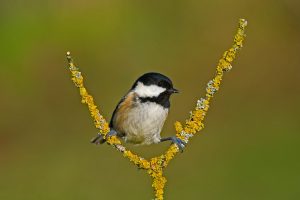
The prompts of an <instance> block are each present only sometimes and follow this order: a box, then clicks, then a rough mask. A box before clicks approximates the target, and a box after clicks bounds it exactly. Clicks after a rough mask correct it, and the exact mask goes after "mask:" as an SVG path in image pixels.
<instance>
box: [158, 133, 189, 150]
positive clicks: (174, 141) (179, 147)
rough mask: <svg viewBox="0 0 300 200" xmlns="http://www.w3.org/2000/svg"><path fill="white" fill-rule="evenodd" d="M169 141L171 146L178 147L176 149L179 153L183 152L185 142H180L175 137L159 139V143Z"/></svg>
mask: <svg viewBox="0 0 300 200" xmlns="http://www.w3.org/2000/svg"><path fill="white" fill-rule="evenodd" d="M169 140H171V141H172V144H175V145H176V146H177V147H178V149H179V150H180V152H181V153H182V152H183V149H184V148H185V145H186V142H184V141H182V140H181V139H179V138H178V137H176V136H173V137H167V138H162V139H160V142H164V141H169Z"/></svg>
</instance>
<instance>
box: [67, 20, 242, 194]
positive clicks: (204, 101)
mask: <svg viewBox="0 0 300 200" xmlns="http://www.w3.org/2000/svg"><path fill="white" fill-rule="evenodd" d="M246 26H247V21H246V20H244V19H240V21H239V27H238V31H237V33H236V35H235V37H234V42H233V45H232V47H231V48H230V49H229V50H227V51H225V53H224V54H223V56H222V58H221V59H220V60H219V63H218V65H217V69H216V74H215V76H214V77H213V78H212V79H211V80H210V81H209V82H208V84H207V87H206V95H205V97H204V98H200V99H199V100H198V101H197V104H196V107H195V109H194V110H193V111H192V112H191V114H190V117H189V118H188V119H187V120H186V121H185V123H184V125H182V124H181V123H180V122H176V123H175V130H176V136H177V137H178V138H180V139H181V140H183V141H185V142H186V143H188V142H189V139H190V138H191V137H193V136H194V135H195V134H196V133H197V132H199V131H200V130H202V129H203V128H204V124H203V120H204V118H205V116H206V113H207V111H208V108H209V104H210V101H211V99H212V97H213V96H214V94H215V93H216V92H217V91H218V90H219V87H220V84H221V81H222V78H223V75H224V72H227V71H229V70H230V69H231V68H232V62H233V60H234V59H235V57H236V54H237V51H238V50H239V49H240V48H241V47H242V45H243V41H244V39H245V32H244V31H245V27H246ZM67 59H68V62H69V69H70V71H71V75H72V81H73V82H74V84H75V86H76V87H78V89H79V92H80V96H81V102H82V103H84V104H87V106H88V109H89V111H90V114H91V116H92V118H93V120H94V125H95V127H96V128H97V129H98V130H99V133H100V134H102V135H103V136H104V137H105V136H106V134H107V133H108V132H109V126H108V123H107V121H106V120H105V118H104V117H103V116H102V115H101V114H100V111H99V109H98V108H97V106H96V105H95V103H94V99H93V97H92V96H91V95H90V94H89V93H88V92H87V90H86V88H85V86H84V81H83V76H82V74H81V72H80V71H79V69H78V68H77V67H76V66H75V64H74V62H73V60H72V58H71V55H70V52H67ZM106 140H107V143H108V144H110V145H111V146H113V147H114V148H115V149H117V150H118V151H119V152H121V153H122V154H123V156H124V157H126V158H128V159H129V160H130V161H131V162H132V163H134V164H135V165H136V166H137V167H138V168H140V169H145V170H147V173H148V174H149V175H150V176H151V177H152V178H153V183H152V187H153V189H154V191H155V199H157V200H162V199H163V193H164V186H165V183H166V182H167V180H166V178H165V177H164V176H163V169H164V168H165V167H167V165H168V164H169V162H170V161H171V160H172V159H173V158H174V156H175V155H176V154H177V153H178V152H179V149H178V147H177V146H176V145H174V144H172V145H171V146H170V147H169V149H168V150H167V151H166V152H165V153H164V154H162V155H160V156H157V157H154V158H152V159H150V160H146V159H144V158H142V157H140V156H138V155H137V154H135V153H133V152H131V151H129V150H128V149H126V148H125V147H124V146H123V145H122V143H121V141H120V140H119V139H118V138H117V137H116V136H112V137H107V138H106Z"/></svg>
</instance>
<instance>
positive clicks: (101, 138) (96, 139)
mask: <svg viewBox="0 0 300 200" xmlns="http://www.w3.org/2000/svg"><path fill="white" fill-rule="evenodd" d="M115 135H117V132H116V131H115V130H114V129H110V131H109V132H108V133H107V134H106V136H105V138H104V136H103V135H102V134H101V133H98V134H97V136H96V137H94V138H93V139H91V143H94V144H103V143H105V142H106V138H108V137H112V136H115Z"/></svg>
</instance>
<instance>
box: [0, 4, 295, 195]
mask: <svg viewBox="0 0 300 200" xmlns="http://www.w3.org/2000/svg"><path fill="white" fill-rule="evenodd" d="M299 10H300V1H298V0H279V1H274V0H263V1H261V0H245V1H239V0H227V1H223V0H213V1H208V0H205V1H202V0H201V1H199V0H186V1H181V0H172V1H171V0H164V1H158V0H154V1H137V0H125V1H124V0H101V1H89V0H87V1H83V0H73V1H70V0H59V1H58V0H54V1H37V0H36V1H22V0H15V1H8V0H1V2H0V69H1V70H0V87H1V94H0V95H1V98H0V109H1V112H0V113H1V114H0V127H1V131H0V199H3V200H4V199H5V200H23V199H24V200H27V199H28V200H41V199H42V200H54V199H55V200H77V199H78V200H81V199H112V200H113V199H139V200H140V199H151V198H153V193H152V188H151V186H150V185H151V180H150V178H149V177H148V175H147V174H146V173H145V172H144V171H140V170H138V169H137V168H136V167H134V166H133V165H132V164H131V163H129V162H128V160H126V159H124V158H123V157H122V156H121V154H119V153H117V152H116V151H115V150H114V149H112V148H111V147H109V146H107V145H103V146H94V145H91V144H90V143H89V140H90V139H91V138H92V137H93V136H94V135H95V134H96V133H97V130H96V129H95V128H94V126H93V123H92V120H91V118H90V116H89V113H88V110H87V108H86V107H85V106H83V105H82V104H80V98H79V94H78V91H77V90H76V88H75V87H74V85H73V84H72V82H71V81H70V74H69V71H68V68H67V62H66V59H65V53H66V51H71V52H72V55H73V57H74V59H75V62H76V63H77V64H78V65H79V66H80V68H81V71H82V72H83V73H84V77H85V80H86V86H87V88H88V89H89V91H90V92H91V94H92V95H93V96H94V98H95V100H96V103H97V104H98V105H99V106H100V109H101V111H102V113H103V115H104V116H105V117H106V118H107V119H109V118H110V115H111V113H112V111H113V109H114V107H115V105H116V103H117V102H118V100H119V99H120V98H121V96H122V95H123V94H125V93H126V91H127V90H128V89H129V87H130V86H131V84H132V83H133V81H134V80H135V79H136V78H137V77H138V76H139V75H141V74H142V73H145V72H148V71H158V72H161V73H164V74H166V75H168V76H169V77H171V79H172V80H173V81H174V84H175V86H176V87H177V88H178V89H180V91H181V93H180V94H179V95H176V96H173V98H172V102H171V103H172V107H171V112H170V115H169V118H168V120H167V123H166V125H165V127H164V130H163V134H164V135H172V134H174V128H173V122H174V121H175V120H180V121H183V120H184V119H185V118H186V117H187V116H188V113H189V111H190V110H191V109H192V108H193V107H194V105H195V101H196V100H197V98H200V97H201V96H203V95H204V92H205V86H206V83H207V81H208V80H209V79H210V78H211V77H212V76H213V74H214V71H215V66H216V64H217V61H218V59H219V58H220V56H221V55H222V53H223V52H224V51H225V50H226V49H227V48H228V47H230V45H231V44H232V38H233V35H234V33H235V32H236V27H237V23H238V19H239V18H241V17H242V18H246V19H247V20H248V22H249V25H248V27H247V30H246V31H247V39H246V41H245V46H244V48H243V49H242V51H241V52H240V53H239V55H238V57H237V59H236V61H235V62H234V68H233V70H232V71H231V72H230V73H228V74H226V76H225V79H224V82H223V85H222V86H221V90H220V92H219V93H218V94H217V95H216V96H215V98H214V100H213V103H212V105H211V109H210V111H209V114H208V116H207V118H206V121H205V123H206V124H205V125H206V128H205V129H204V130H203V131H202V132H201V133H200V134H199V135H197V136H196V137H194V138H193V140H192V141H191V143H190V145H189V146H188V147H187V148H186V149H185V152H184V153H183V154H180V155H179V156H177V157H176V158H175V159H174V160H173V161H172V163H171V164H170V166H169V167H168V168H167V169H166V172H165V173H166V176H167V178H168V183H167V186H166V194H165V196H166V199H192V200H193V199H206V200H219V199H223V200H227V199H228V200H229V199H230V200H233V199H237V200H240V199H243V200H252V199H257V200H268V199H272V200H275V199H278V200H281V199H288V200H294V199H295V200H296V199H300V189H299V187H300V159H299V153H300V136H299V133H300V123H299V114H300V107H299V102H300V89H299V86H300V85H299V80H300V66H299V63H300V58H299V57H300V56H299V53H300V51H299V50H300V37H299V35H300V12H299ZM168 145H169V144H159V145H153V146H148V147H134V146H129V147H130V148H132V149H133V150H134V151H135V152H139V153H140V154H141V155H143V156H145V157H146V158H150V157H151V156H154V155H159V154H160V153H161V152H163V151H164V150H166V149H167V148H168Z"/></svg>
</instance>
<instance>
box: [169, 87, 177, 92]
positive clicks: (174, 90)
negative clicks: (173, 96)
mask: <svg viewBox="0 0 300 200" xmlns="http://www.w3.org/2000/svg"><path fill="white" fill-rule="evenodd" d="M169 92H170V93H179V90H177V89H175V88H171V89H169Z"/></svg>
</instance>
